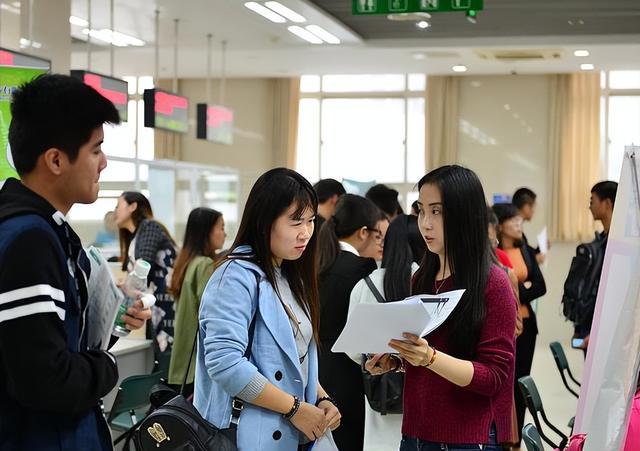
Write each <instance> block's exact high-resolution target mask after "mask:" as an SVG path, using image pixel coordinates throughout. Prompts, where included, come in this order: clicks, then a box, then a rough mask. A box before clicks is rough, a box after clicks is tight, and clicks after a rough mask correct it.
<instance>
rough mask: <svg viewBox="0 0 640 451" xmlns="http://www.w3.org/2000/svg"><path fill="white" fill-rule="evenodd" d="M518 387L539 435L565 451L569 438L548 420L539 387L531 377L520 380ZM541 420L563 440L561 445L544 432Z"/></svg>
mask: <svg viewBox="0 0 640 451" xmlns="http://www.w3.org/2000/svg"><path fill="white" fill-rule="evenodd" d="M518 385H519V386H520V390H521V391H522V397H523V398H524V401H525V404H526V405H527V408H528V409H529V411H530V412H531V416H532V417H533V422H534V423H535V425H536V428H537V429H538V433H539V434H540V437H541V438H542V440H544V441H545V442H547V443H548V444H549V445H550V446H552V447H553V448H560V449H563V448H564V446H565V445H566V444H567V441H568V439H569V438H568V437H567V435H566V434H564V433H563V432H562V431H561V430H560V429H558V428H557V427H555V426H554V425H553V424H552V423H551V422H550V421H549V419H548V418H547V414H546V413H545V411H544V407H543V406H542V398H540V393H538V387H536V383H535V382H534V381H533V378H532V377H531V376H524V377H521V378H520V379H518ZM540 418H542V421H544V424H545V425H546V426H548V427H549V428H550V429H551V430H552V431H553V432H555V433H556V434H557V435H558V436H559V437H560V439H561V441H560V444H559V445H558V444H556V443H554V442H553V441H551V439H550V438H549V437H547V435H545V433H544V431H543V430H542V429H541V427H542V426H541V423H540Z"/></svg>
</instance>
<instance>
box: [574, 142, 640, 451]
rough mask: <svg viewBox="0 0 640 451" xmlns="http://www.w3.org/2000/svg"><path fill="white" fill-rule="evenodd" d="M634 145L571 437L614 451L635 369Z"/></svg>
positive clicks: (638, 309) (638, 350) (588, 449)
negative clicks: (582, 437)
mask: <svg viewBox="0 0 640 451" xmlns="http://www.w3.org/2000/svg"><path fill="white" fill-rule="evenodd" d="M639 159H640V147H627V148H626V151H625V158H624V163H623V166H622V176H621V178H620V184H619V186H618V192H617V196H616V203H615V208H614V212H613V222H612V224H611V230H610V232H609V240H608V243H607V250H606V254H605V259H604V266H603V270H602V277H601V279H600V288H599V290H598V299H597V302H596V310H595V315H594V322H593V328H592V330H591V337H590V341H589V350H588V353H587V360H586V363H585V370H584V373H583V374H584V377H583V381H582V388H581V391H580V399H579V401H578V413H577V416H576V422H575V428H574V433H586V434H587V440H586V443H585V448H584V449H585V451H603V450H607V451H619V450H621V449H622V447H623V446H624V440H625V436H626V430H627V423H628V413H629V409H630V406H631V400H632V398H633V395H634V393H635V388H636V380H637V376H638V370H639V366H640V327H638V324H640V184H639V180H638V174H639V173H640V164H639V162H638V160H639Z"/></svg>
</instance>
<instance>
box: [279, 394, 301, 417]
mask: <svg viewBox="0 0 640 451" xmlns="http://www.w3.org/2000/svg"><path fill="white" fill-rule="evenodd" d="M298 409H300V398H298V397H297V396H294V397H293V407H291V410H290V411H289V412H287V413H285V414H283V415H282V416H283V417H284V418H285V420H290V419H291V418H293V416H294V415H295V414H296V413H298Z"/></svg>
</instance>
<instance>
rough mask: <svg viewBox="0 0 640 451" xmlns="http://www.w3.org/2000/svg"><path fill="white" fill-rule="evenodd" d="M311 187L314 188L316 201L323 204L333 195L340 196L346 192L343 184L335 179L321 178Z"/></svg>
mask: <svg viewBox="0 0 640 451" xmlns="http://www.w3.org/2000/svg"><path fill="white" fill-rule="evenodd" d="M313 189H315V190H316V194H317V195H318V203H320V204H324V203H325V202H326V201H328V200H329V199H331V198H332V197H333V196H338V197H340V196H342V195H343V194H346V193H347V192H346V190H345V189H344V186H342V183H340V182H339V181H337V180H336V179H322V180H320V181H318V182H317V183H316V184H315V185H313Z"/></svg>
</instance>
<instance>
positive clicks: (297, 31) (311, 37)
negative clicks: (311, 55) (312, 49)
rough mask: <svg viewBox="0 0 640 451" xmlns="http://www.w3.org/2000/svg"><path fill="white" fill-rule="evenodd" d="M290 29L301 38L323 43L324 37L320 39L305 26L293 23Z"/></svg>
mask: <svg viewBox="0 0 640 451" xmlns="http://www.w3.org/2000/svg"><path fill="white" fill-rule="evenodd" d="M288 30H289V31H290V32H291V33H293V34H295V35H296V36H298V37H299V38H301V39H304V40H305V41H307V42H310V43H311V44H322V42H323V41H322V39H320V38H319V37H318V36H316V35H315V34H313V33H311V32H310V31H309V30H305V29H304V28H302V27H300V26H298V25H292V26H290V27H289V28H288Z"/></svg>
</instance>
